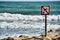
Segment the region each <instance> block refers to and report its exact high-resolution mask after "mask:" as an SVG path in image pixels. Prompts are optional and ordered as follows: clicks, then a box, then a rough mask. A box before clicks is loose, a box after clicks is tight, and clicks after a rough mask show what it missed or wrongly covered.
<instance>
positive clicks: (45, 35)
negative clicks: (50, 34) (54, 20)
mask: <svg viewBox="0 0 60 40" xmlns="http://www.w3.org/2000/svg"><path fill="white" fill-rule="evenodd" d="M46 36H47V15H45V37H46Z"/></svg>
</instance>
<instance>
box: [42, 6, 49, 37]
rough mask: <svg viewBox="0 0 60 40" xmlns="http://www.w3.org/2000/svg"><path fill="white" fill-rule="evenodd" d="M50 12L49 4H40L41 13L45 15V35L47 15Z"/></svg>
mask: <svg viewBox="0 0 60 40" xmlns="http://www.w3.org/2000/svg"><path fill="white" fill-rule="evenodd" d="M49 13H50V6H41V15H45V37H46V36H47V15H49Z"/></svg>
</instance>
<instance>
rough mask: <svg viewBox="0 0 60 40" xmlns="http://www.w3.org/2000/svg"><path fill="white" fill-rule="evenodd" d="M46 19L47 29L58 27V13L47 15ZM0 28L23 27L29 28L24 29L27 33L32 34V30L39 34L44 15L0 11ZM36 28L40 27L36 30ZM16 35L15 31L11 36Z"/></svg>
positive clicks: (59, 19) (59, 18)
mask: <svg viewBox="0 0 60 40" xmlns="http://www.w3.org/2000/svg"><path fill="white" fill-rule="evenodd" d="M47 20H48V24H47V26H48V30H50V29H51V28H52V29H53V28H54V29H58V28H59V27H60V23H59V22H60V15H49V16H48V18H47ZM0 28H1V29H16V28H23V29H29V30H28V31H24V32H26V33H27V35H28V34H29V33H30V32H32V33H31V35H33V34H34V33H33V31H38V32H37V33H38V34H39V30H40V29H44V16H42V15H22V14H10V13H0ZM37 28H40V29H39V30H37ZM18 32H23V31H22V30H21V29H20V30H18ZM14 33H15V32H14ZM26 33H25V34H26ZM3 34H4V33H3ZM23 34H24V33H23ZM4 35H5V34H4ZM17 35H18V34H17V33H16V34H14V35H12V36H17ZM19 35H20V34H19ZM36 35H37V34H36ZM2 36H3V35H1V36H0V38H2ZM8 36H11V34H10V35H9V34H8V33H7V36H6V37H8ZM4 37H5V36H4Z"/></svg>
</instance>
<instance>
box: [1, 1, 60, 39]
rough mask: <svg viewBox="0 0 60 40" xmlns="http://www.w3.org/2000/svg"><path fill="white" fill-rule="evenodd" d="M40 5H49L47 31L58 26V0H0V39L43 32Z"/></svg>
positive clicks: (59, 4) (59, 5)
mask: <svg viewBox="0 0 60 40" xmlns="http://www.w3.org/2000/svg"><path fill="white" fill-rule="evenodd" d="M41 6H50V13H49V15H47V31H49V30H50V29H58V28H60V1H39V2H38V1H37V2H36V1H35V2H16V1H14V2H12V1H0V39H2V38H7V37H18V36H20V35H28V36H39V35H42V34H44V33H45V20H44V19H45V16H44V15H41Z"/></svg>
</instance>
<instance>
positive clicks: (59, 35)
mask: <svg viewBox="0 0 60 40" xmlns="http://www.w3.org/2000/svg"><path fill="white" fill-rule="evenodd" d="M1 40H60V28H59V29H57V30H55V29H51V30H50V31H48V33H47V36H46V37H45V35H40V36H25V35H20V36H19V37H13V38H11V37H8V38H3V39H1Z"/></svg>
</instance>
